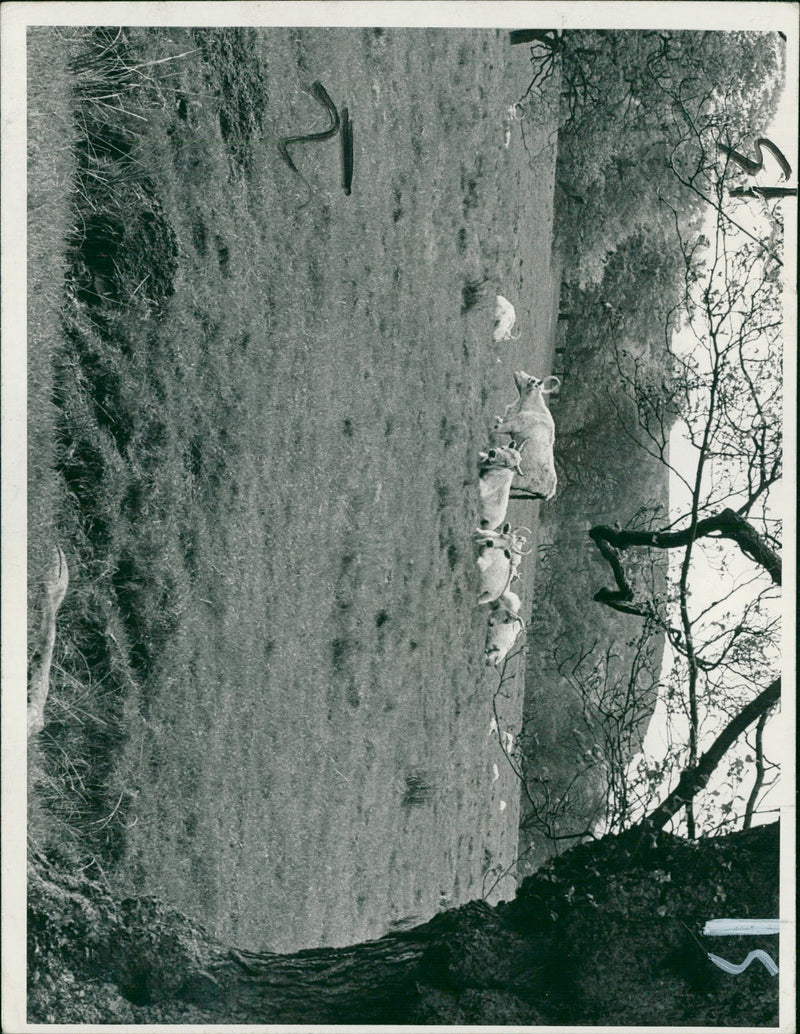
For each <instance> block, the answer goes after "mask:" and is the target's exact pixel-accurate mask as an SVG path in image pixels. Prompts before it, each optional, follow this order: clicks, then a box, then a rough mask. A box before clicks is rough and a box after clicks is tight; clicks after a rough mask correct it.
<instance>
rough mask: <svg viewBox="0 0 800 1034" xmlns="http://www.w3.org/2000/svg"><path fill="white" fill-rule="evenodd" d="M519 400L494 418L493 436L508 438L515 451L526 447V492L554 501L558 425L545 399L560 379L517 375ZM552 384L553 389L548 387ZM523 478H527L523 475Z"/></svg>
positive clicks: (527, 374)
mask: <svg viewBox="0 0 800 1034" xmlns="http://www.w3.org/2000/svg"><path fill="white" fill-rule="evenodd" d="M514 381H515V382H516V385H517V391H518V392H519V398H518V399H517V400H516V402H512V403H511V404H510V405H508V406H506V411H505V413H504V414H503V416H501V417H500V416H498V417H495V420H494V424H493V426H492V435H493V437H495V436H498V435H508V436H509V439H510V440H511V442H513V444H514V446H515V449H516V451H521V450H522V449H523V447H525V446H527V449H526V452H525V460H526V466H527V467H528V468H529V470H530V473H529V475H528V478H527V481H526V484H525V486H524V487H525V489H526V491H527V492H528V493H529V494H530V496H531V498H534V499H552V498H553V496H554V495H555V494H556V483H557V478H556V469H555V465H554V463H553V443H554V441H555V424H554V423H553V417H552V414H551V413H550V410H549V409H548V408H547V404H546V402H545V400H544V396H545V395H549V394H550V393H551V392H553V391H555V390H556V388H558V387H559V386H560V384H561V381H560V380H559V379H558V377H553V376H551V377H546V378H545V379H544V380H543V381H542V380H539V378H538V377H532V376H531V375H530V374H529V373H525V371H524V370H517V371H516V372H515V373H514ZM548 381H550V382H553V384H552V386H551V387H546V386H545V385H546V384H547V383H548ZM523 476H524V475H523Z"/></svg>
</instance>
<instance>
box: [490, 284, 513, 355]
mask: <svg viewBox="0 0 800 1034" xmlns="http://www.w3.org/2000/svg"><path fill="white" fill-rule="evenodd" d="M516 322H517V314H516V312H515V311H514V306H513V305H512V304H511V302H510V301H509V300H508V298H504V297H503V296H502V294H498V295H497V297H496V298H495V300H494V333H493V334H492V337H493V338H494V341H495V344H498V343H499V342H500V341H516V340H517V338H518V337H519V331H517V333H516V334H512V333H511V330H512V328H513V326H514V324H515V323H516Z"/></svg>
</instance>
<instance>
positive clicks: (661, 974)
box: [28, 824, 778, 1026]
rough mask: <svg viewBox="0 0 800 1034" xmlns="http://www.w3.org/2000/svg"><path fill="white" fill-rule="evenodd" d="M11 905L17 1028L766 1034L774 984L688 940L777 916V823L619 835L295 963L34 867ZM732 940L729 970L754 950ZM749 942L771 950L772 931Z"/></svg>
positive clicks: (39, 862)
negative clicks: (737, 1031)
mask: <svg viewBox="0 0 800 1034" xmlns="http://www.w3.org/2000/svg"><path fill="white" fill-rule="evenodd" d="M310 907H313V903H310ZM28 908H29V920H28V931H29V1000H28V1008H29V1015H28V1020H29V1022H59V1023H81V1022H85V1023H123V1024H127V1025H130V1024H136V1023H189V1024H192V1025H197V1024H207V1023H216V1024H219V1023H304V1024H308V1023H368V1024H377V1023H417V1024H423V1023H425V1024H428V1023H436V1024H451V1025H465V1024H486V1025H491V1024H495V1025H496V1024H509V1025H525V1024H542V1023H562V1024H563V1023H567V1024H587V1023H588V1024H594V1023H621V1024H657V1025H672V1024H675V1025H680V1024H695V1025H706V1024H708V1025H715V1024H720V1025H735V1026H742V1025H768V1024H774V1023H776V1022H777V981H776V980H775V978H774V977H771V976H770V975H769V974H768V973H767V972H766V971H765V970H764V968H763V967H762V966H750V967H749V969H747V970H746V971H745V972H744V973H743V974H741V975H739V976H734V975H731V974H727V973H723V972H722V971H721V970H719V969H717V968H716V967H715V966H713V964H712V963H711V962H710V961H709V960H708V958H707V956H706V952H707V951H709V950H716V951H717V952H719V951H720V950H721V949H720V945H719V942H717V943H716V944H714V943H713V942H712V943H707V944H704V943H703V940H702V928H703V925H704V924H705V922H706V921H707V920H708V919H713V918H718V917H720V916H738V915H757V916H764V917H767V918H769V917H773V916H777V915H778V911H777V909H778V827H777V824H775V825H773V826H767V827H764V826H761V827H757V828H755V829H752V830H749V831H747V832H746V833H737V834H731V835H729V836H727V837H721V838H718V839H716V840H707V841H700V842H698V843H694V844H690V843H688V842H686V841H684V840H681V839H680V838H678V837H674V836H671V835H669V834H665V833H661V832H657V831H656V832H652V831H643V830H641V829H635V830H631V831H628V832H627V833H625V834H622V835H621V836H618V837H606V838H605V839H603V840H602V841H598V842H592V843H588V844H582V845H580V846H578V847H576V848H574V849H573V850H572V851H570V852H568V853H567V854H565V855H562V856H561V857H559V858H557V859H554V860H552V861H551V862H549V863H548V864H547V866H545V867H544V869H542V870H540V871H539V872H538V873H536V874H535V875H534V876H531V877H528V878H527V879H526V880H525V881H524V882H523V883H522V885H521V887H520V889H519V892H518V894H517V897H516V898H515V899H514V900H513V901H511V902H507V903H501V904H499V905H497V906H495V907H494V908H492V907H490V906H488V905H486V904H485V903H484V902H479V901H478V902H472V903H471V904H469V905H465V906H463V907H461V908H458V909H454V910H452V911H450V912H446V913H442V914H441V915H438V916H436V917H435V918H434V919H432V920H431V921H430V922H428V923H425V924H424V925H422V926H419V927H417V928H416V929H413V930H409V931H404V932H401V933H394V934H390V935H387V936H386V937H383V938H381V939H380V940H377V941H372V942H368V943H365V944H357V945H353V946H351V947H347V948H319V949H318V948H315V949H311V950H308V951H302V952H298V953H297V954H295V955H273V954H270V953H255V952H243V951H237V950H236V949H233V948H230V947H228V946H226V945H224V944H222V943H220V942H218V941H216V940H215V939H213V938H212V937H210V936H209V935H208V934H207V933H206V932H205V931H204V930H203V929H202V927H200V926H197V925H194V924H192V923H191V922H190V921H189V920H188V919H187V918H186V917H184V916H182V915H180V914H179V913H176V912H173V911H170V910H168V909H166V908H164V907H163V906H161V905H160V904H159V903H158V902H156V901H155V900H154V899H152V898H139V899H129V900H126V901H121V902H120V901H117V900H116V899H114V898H113V897H112V896H111V895H110V894H109V892H108V891H107V890H106V889H105V888H103V887H101V886H100V885H98V884H95V883H90V882H88V881H86V880H84V879H82V878H79V877H76V876H72V875H70V874H68V873H66V872H64V871H63V869H61V868H59V867H56V866H54V865H53V864H51V863H50V862H49V861H48V860H47V859H45V858H43V857H42V856H40V855H33V856H32V857H31V860H30V866H29V893H28ZM732 942H733V943H732V944H728V943H726V945H725V948H726V950H725V951H723V952H722V954H723V955H726V956H727V958H729V959H731V960H732V961H733V962H740V961H741V959H742V958H743V957H744V954H746V951H745V950H744V949H745V946H746V945H747V950H749V949H750V948H752V947H753V946H754V945H753V943H752V940H751V941H746V939H732ZM756 946H757V947H761V948H763V949H765V950H767V951H769V952H770V953H771V954H773V957H776V956H777V938H776V937H773V938H772V939H770V938H759V940H758V944H757V945H756Z"/></svg>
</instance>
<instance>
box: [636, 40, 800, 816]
mask: <svg viewBox="0 0 800 1034" xmlns="http://www.w3.org/2000/svg"><path fill="white" fill-rule="evenodd" d="M792 42H793V41H792ZM764 135H765V136H767V137H768V138H769V139H770V140H772V141H773V143H775V145H776V146H777V147H779V148H780V150H781V151H782V152H783V153H784V155H785V156H786V158H787V159H788V160H789V163H790V164H791V166H792V175H791V177H790V179H789V180H788V181H785V180H783V178H782V173H781V171H780V168H779V166H778V164H777V162H776V161H775V159H774V158H773V156H772V155H771V154H769V152H767V151H766V150H765V151H764V167H763V169H762V170H761V172H759V173H758V174H757V175H756V176H755V177H753V178H752V180H751V182H752V183H754V184H757V185H761V186H767V185H768V186H794V187H796V186H797V182H798V176H797V166H798V132H797V97H796V92H795V91H794V90H793V89H785V90H784V93H783V96H782V98H781V102H780V105H779V109H778V112H777V114H776V117H775V119H774V120H773V121H772V123H771V124H770V126H769V127H767V129H766V131H765V134H764ZM771 204H774V202H771ZM778 204H779V205H780V208H781V211H782V213H783V218H784V225H785V226H786V228H787V240H786V242H785V253H786V257H787V266H786V268H787V276H786V279H785V281H784V282H785V284H787V285H790V286H789V287H788V288H787V290H786V291H785V292H784V327H785V340H784V349H785V354H786V360H787V362H786V366H785V383H786V384H787V385H791V384H793V383H794V376H793V368H794V362H793V357H794V346H795V344H796V341H797V335H796V333H793V332H792V328H793V327H794V328H796V325H797V314H796V296H795V295H794V293H793V291H792V290H791V285H792V284H794V282H795V278H794V275H793V272H792V269H791V266H792V265H793V261H792V259H793V257H794V255H795V254H796V244H794V243H793V240H792V238H793V237H794V233H793V227H794V225H795V224H796V220H797V198H796V197H793V198H783V199H781V200H780V201H779V202H778ZM739 209H740V210H739V211H738V212H737V219H738V220H740V221H741V222H742V224H743V225H745V226H746V228H747V229H748V230H750V231H751V232H753V233H754V234H755V235H756V236H757V237H759V238H760V239H765V238H767V237H768V236H769V232H770V217H769V214H768V212H767V208H766V206H765V205H764V204H763V203H762V202H760V201H752V202H748V203H747V204H746V205H741V206H739ZM742 210H744V212H745V213H746V216H743V214H742ZM747 216H749V219H748V221H747V222H745V218H746V217H747ZM713 217H714V213H713V211H711V210H710V211H709V218H708V223H707V226H706V227H704V230H703V232H705V234H706V236H708V237H712V235H713V223H714V218H713ZM681 337H682V338H683V340H681ZM673 344H674V345H675V346H676V347H677V349H679V350H680V349H681V348H682V347H684V346H685V347H687V348H690V347H691V345H692V335H691V334H686V333H685V332H684V333H683V335H682V336H681V335H679V336H678V338H677V340H676V341H674V342H673ZM789 408H790V409H791V412H788V411H787V413H786V414H785V422H786V423H787V425H788V426H787V431H788V430H789V428H791V427H793V426H794V416H793V413H794V406H791V407H789ZM784 438H785V441H786V442H787V445H788V446H789V448H791V436H790V435H789V434H785V435H784ZM786 458H787V464H788V466H787V469H789V470H790V471H791V469H792V456H791V455H789V454H787V457H786ZM670 461H671V463H672V464H673V466H674V467H675V468H676V469H677V470H678V471H680V473H681V474H682V475H683V476H684V477H685V478H686V480H687V481H689V482H690V484H691V483H692V479H693V477H694V473H695V469H696V461H697V452H696V450H695V449H694V448H693V447H692V446H691V445H690V444H689V442H688V440H687V438H686V435H685V425H683V424H682V423H677V424H676V425H675V426H674V428H673V431H672V434H671V436H670ZM786 482H787V483H788V484H790V485H793V484H794V483H795V479H794V478H793V477H789V478H787V479H786ZM689 498H690V495H689V492H688V490H687V488H686V486H685V485H684V484H683V483H682V482H681V480H680V479H679V477H678V476H677V475H675V474H673V473H670V480H669V499H670V511H671V517H675V516H677V515H678V514H684V513H686V512H687V511H688V509H689ZM793 499H794V493H793V491H792V492H791V493H788V492H787V491H786V487H785V485H784V486H781V487H780V488H778V489H777V490H773V493H772V500H771V501H772V506H773V508H776V509H777V511H780V512H781V513H782V514H783V516H784V517H786V514H787V509H788V508H790V507H792V506H793V505H794V503H793ZM791 528H792V522H787V523H786V524H785V535H786V538H787V539H788V538H789V536H790V534H791ZM719 549H720V550H724V551H725V553H726V556H727V557H728V558H730V560H731V561H732V563H730V565H729V566H730V574H729V577H728V578H727V579H723V578H722V577H721V576H720V574H719V572H718V571H717V570H715V569H714V568H712V567H711V566H710V564H709V557H708V556H707V555H706V553H705V552H704V551H703V550H696V551H695V552H694V554H693V557H694V560H693V564H692V577H691V581H690V586H691V592H692V597H691V610H692V611H694V612H695V613H696V612H697V611H699V610H700V609H702V608H704V607H707V606H709V605H710V604H711V603H713V602H714V600H716V599H719V598H720V596H721V590H723V592H724V591H726V590H727V589H728V588H730V587H732V586H733V585H734V580H735V579H739V580H744V578H746V576H747V575H748V574H750V573H752V572H753V571H754V570H755V565H754V563H753V562H752V561H750V560H748V559H747V558H746V557H744V556H743V555H742V554H741V553H740V552H739V550H738V547H737V546H736V545H735V544H734V543H722V544H721V545H720V547H719ZM682 556H683V553H682V551H678V552H676V553H675V555H671V556H670V565H671V570H672V571H675V572H676V573H677V569H678V568H679V567H680V563H681V560H682ZM785 566H787V567H788V564H786V565H785ZM742 595H743V596H749V595H751V593H750V592H748V590H747V589H744V591H743V593H742ZM788 595H789V593H788V592H787V596H788ZM783 607H784V604H782V603H776V604H775V605H774V606H773V607H772V612H773V613H774V614H775V615H776V616H777V615H779V614H780V613H781V610H782V608H783ZM790 625H791V622H788V621H784V640H787V637H788V636H790V635H791V628H790ZM790 645H791V644H790V643H789V642H788V641H785V642H784V644H783V647H784V656H785V655H786V654H788V653H789V647H790ZM673 663H674V656H673V653H672V650H671V648H670V647H669V645H667V648H666V650H665V654H664V665H663V669H662V671H663V673H666V672H667V671H669V670H670V669H671V667H672V665H673ZM775 663H776V669H777V670H780V657H776V658H775ZM789 685H790V683H789V682H786V686H787V689H788V686H789ZM670 717H671V719H672V726H673V729H675V728H676V726H677V727H678V728H680V724H681V723H679V722H678V721H676V716H675V715H674V713H673V714H672V715H671V716H670ZM667 724H668V716H667V708H666V704H665V703H664V701H663V700H659V702H658V705H657V707H656V711H655V713H654V715H653V719H652V721H651V723H650V728H649V729H648V733H647V736H646V737H645V741H644V753H645V755H650V756H653V757H658V756H659V755H660V754H661V752H662V751H663V749H664V746H665V734H666V729H667ZM682 724H683V731H684V734H685V735H687V736H688V723H687V722H683V723H682ZM720 728H721V726H719V727H718V728H716V729H714V730H709V731H708V732H707V733H706V735H705V737H703V738H702V739H701V742H700V745H699V749H700V751H701V753H702V751H703V750H704V749H706V748H707V747H708V746H709V745H710V743H711V742H712V741H713V738H714V736H715V735H716V734H717V732H719V730H720ZM754 728H755V726H751V729H750V730H749V734H750V735H751V736H752V733H753V730H754ZM785 745H786V720H785V714H784V716H783V719H782V718H781V715H780V714H778V715H773V717H772V718H771V719H770V721H769V722H768V723H767V726H766V728H765V733H764V750H765V754H766V756H767V757H768V758H770V759H772V760H775V759H777V758H780V757H781V755H783V754H784V749H785ZM737 752H738V753H739V754H740V755H742V756H744V755H745V754H747V753H749V750H748V748H747V746H746V743H745V737H740V740H739V741H738V743H737V745H736V746H735V747H734V748H732V750H731V752H730V754H731V756H733V755H734V754H735V753H737ZM784 756H785V755H784ZM725 770H726V764H725V762H723V764H722V765H721V766H720V767H719V769H718V770H717V772H716V773H715V774H714V777H712V780H711V781H710V782H709V786H708V789H709V790H713V789H714V788H715V787H716V786H717V785H719V783H720V782H722V781H723V779H724V777H725ZM753 778H754V770H753V769H752V768H751V769H750V770H749V771H748V773H747V775H746V776H745V782H744V785H743V786H742V792H743V793H744V795H745V797H746V796H747V794H748V793H749V790H750V786H751V785H752V779H753ZM774 797H775V795H774V794H773V795H771V796H770V799H769V801H768V802H767V804H766V806H767V807H774V806H776V803H777V799H776V800H773V798H774ZM773 818H774V815H769V814H767V815H763V816H762V817H761V818H760V821H764V822H766V821H770V820H771V819H773ZM754 821H755V822H758V821H759V818H758V817H756V818H755V819H754Z"/></svg>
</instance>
